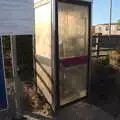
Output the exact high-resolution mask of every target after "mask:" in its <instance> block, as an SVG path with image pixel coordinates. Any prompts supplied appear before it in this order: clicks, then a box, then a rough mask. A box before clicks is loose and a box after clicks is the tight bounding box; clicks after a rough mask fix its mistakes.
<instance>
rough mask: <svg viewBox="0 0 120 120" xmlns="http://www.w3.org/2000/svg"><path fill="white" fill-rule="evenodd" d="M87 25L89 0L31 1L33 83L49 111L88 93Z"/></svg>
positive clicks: (88, 55) (88, 30)
mask: <svg viewBox="0 0 120 120" xmlns="http://www.w3.org/2000/svg"><path fill="white" fill-rule="evenodd" d="M90 27H91V2H90V1H84V0H58V1H57V0H44V1H43V0H41V1H39V2H37V3H35V41H34V56H35V76H36V82H37V85H38V88H39V89H40V91H41V92H42V93H43V94H44V96H45V98H46V99H47V101H48V102H49V104H50V105H51V106H52V108H53V110H56V109H58V108H60V107H62V106H65V105H67V104H70V103H73V102H75V101H78V100H81V99H82V98H85V97H87V96H88V92H89V63H90Z"/></svg>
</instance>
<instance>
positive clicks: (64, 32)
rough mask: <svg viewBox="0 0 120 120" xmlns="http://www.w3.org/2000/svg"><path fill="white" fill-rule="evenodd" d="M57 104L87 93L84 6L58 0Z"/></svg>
mask: <svg viewBox="0 0 120 120" xmlns="http://www.w3.org/2000/svg"><path fill="white" fill-rule="evenodd" d="M58 6H59V13H58V27H59V28H58V32H59V56H60V75H59V76H60V105H65V104H67V103H70V102H73V101H75V100H78V99H80V98H83V97H86V96H87V70H88V7H87V6H81V5H75V4H67V3H63V2H59V4H58Z"/></svg>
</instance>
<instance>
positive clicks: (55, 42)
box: [51, 0, 92, 110]
mask: <svg viewBox="0 0 120 120" xmlns="http://www.w3.org/2000/svg"><path fill="white" fill-rule="evenodd" d="M58 2H64V3H69V4H76V5H83V6H87V7H88V10H89V11H88V28H89V29H88V58H87V60H88V63H87V68H88V69H87V96H86V97H88V96H89V94H90V83H91V79H90V78H91V77H90V69H91V66H90V61H91V57H90V56H91V52H90V47H91V6H92V3H91V2H86V1H78V0H52V5H51V9H52V23H51V24H52V29H51V31H52V36H51V37H52V58H53V64H52V68H53V79H54V82H55V83H54V91H53V92H54V94H55V110H58V109H60V108H63V107H65V106H68V105H71V104H73V103H76V102H77V101H80V100H82V99H84V98H79V99H77V100H74V101H72V102H70V103H67V104H65V105H62V106H61V105H60V80H59V68H60V66H59V39H58Z"/></svg>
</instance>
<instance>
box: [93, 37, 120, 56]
mask: <svg viewBox="0 0 120 120" xmlns="http://www.w3.org/2000/svg"><path fill="white" fill-rule="evenodd" d="M117 48H120V35H111V36H110V37H109V36H108V35H106V36H92V57H97V58H99V57H104V56H107V55H108V54H109V53H110V52H111V51H115V50H116V49H117Z"/></svg>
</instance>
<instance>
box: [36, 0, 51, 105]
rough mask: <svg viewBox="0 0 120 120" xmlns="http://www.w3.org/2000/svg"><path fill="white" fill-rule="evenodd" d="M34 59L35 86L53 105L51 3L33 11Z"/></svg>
mask: <svg viewBox="0 0 120 120" xmlns="http://www.w3.org/2000/svg"><path fill="white" fill-rule="evenodd" d="M35 34H36V40H35V54H36V55H35V57H36V75H37V85H38V87H39V89H40V90H41V91H42V93H43V94H44V96H45V98H46V99H47V101H48V102H49V103H50V104H51V105H52V104H53V101H52V100H53V98H52V97H53V93H52V82H53V81H52V77H51V74H52V71H51V3H50V2H49V3H47V4H44V5H42V6H39V7H38V8H36V9H35Z"/></svg>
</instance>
